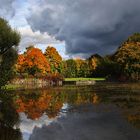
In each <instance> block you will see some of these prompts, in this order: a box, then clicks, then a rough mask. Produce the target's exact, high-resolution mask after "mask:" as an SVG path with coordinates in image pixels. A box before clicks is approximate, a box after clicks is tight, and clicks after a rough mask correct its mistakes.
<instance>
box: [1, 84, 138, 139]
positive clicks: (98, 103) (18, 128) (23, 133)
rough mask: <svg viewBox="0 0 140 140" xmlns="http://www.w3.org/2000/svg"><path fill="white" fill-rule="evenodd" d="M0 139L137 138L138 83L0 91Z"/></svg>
mask: <svg viewBox="0 0 140 140" xmlns="http://www.w3.org/2000/svg"><path fill="white" fill-rule="evenodd" d="M0 140H140V84H134V83H133V84H132V83H131V84H122V83H121V84H120V83H97V84H96V85H94V86H63V87H54V88H47V89H40V90H39V89H37V90H23V91H19V90H18V91H11V92H9V93H1V94H0Z"/></svg>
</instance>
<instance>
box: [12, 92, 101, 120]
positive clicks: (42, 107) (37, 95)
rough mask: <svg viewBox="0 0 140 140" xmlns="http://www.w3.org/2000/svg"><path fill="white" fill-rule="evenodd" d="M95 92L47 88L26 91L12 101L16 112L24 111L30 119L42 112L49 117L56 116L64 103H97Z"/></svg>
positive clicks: (39, 115)
mask: <svg viewBox="0 0 140 140" xmlns="http://www.w3.org/2000/svg"><path fill="white" fill-rule="evenodd" d="M98 100H99V99H98V97H97V95H96V94H91V93H84V94H83V93H75V92H64V91H61V92H56V91H51V90H50V91H49V90H42V91H36V92H33V91H28V92H23V93H19V94H17V95H16V97H15V99H14V102H15V106H16V108H17V112H24V113H25V114H26V115H27V117H28V118H30V119H33V120H35V119H38V118H40V117H41V116H42V115H43V114H44V113H45V114H46V115H48V117H49V118H53V117H56V116H57V115H58V114H59V113H60V111H61V108H62V106H63V104H64V103H68V104H75V105H81V104H85V103H94V104H96V103H98V102H99V101H98Z"/></svg>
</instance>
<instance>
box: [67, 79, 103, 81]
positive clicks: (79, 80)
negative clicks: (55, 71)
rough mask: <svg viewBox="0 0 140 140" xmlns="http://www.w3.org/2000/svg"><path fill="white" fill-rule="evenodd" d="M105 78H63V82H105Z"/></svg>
mask: <svg viewBox="0 0 140 140" xmlns="http://www.w3.org/2000/svg"><path fill="white" fill-rule="evenodd" d="M105 80H106V79H105V78H65V79H64V81H105Z"/></svg>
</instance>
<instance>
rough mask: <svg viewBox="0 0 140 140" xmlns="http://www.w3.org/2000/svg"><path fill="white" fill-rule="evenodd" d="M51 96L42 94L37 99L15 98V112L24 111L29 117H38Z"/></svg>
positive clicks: (46, 106)
mask: <svg viewBox="0 0 140 140" xmlns="http://www.w3.org/2000/svg"><path fill="white" fill-rule="evenodd" d="M50 98H51V96H50V95H48V94H43V95H42V96H40V97H39V98H38V99H26V98H24V97H21V98H19V99H17V100H16V104H17V105H18V107H17V112H25V113H26V114H27V116H28V117H29V118H31V119H38V118H39V117H41V116H42V114H43V113H44V112H45V110H46V109H47V108H48V106H49V102H50Z"/></svg>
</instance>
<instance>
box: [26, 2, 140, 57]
mask: <svg viewBox="0 0 140 140" xmlns="http://www.w3.org/2000/svg"><path fill="white" fill-rule="evenodd" d="M139 7H140V0H61V1H60V0H41V1H40V3H39V5H38V6H34V7H33V8H32V9H30V10H31V16H30V17H29V18H28V23H29V24H30V25H31V27H32V29H33V30H40V31H41V32H48V33H49V34H51V35H53V36H55V37H56V38H57V39H59V40H64V41H65V42H66V51H67V53H68V54H73V55H75V54H83V55H84V56H87V55H89V54H93V53H99V54H108V53H112V52H113V51H114V50H115V49H116V48H117V47H118V46H119V45H120V44H121V42H122V41H124V40H125V39H126V38H127V37H128V36H129V35H131V34H133V33H134V32H140V8H139Z"/></svg>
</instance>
